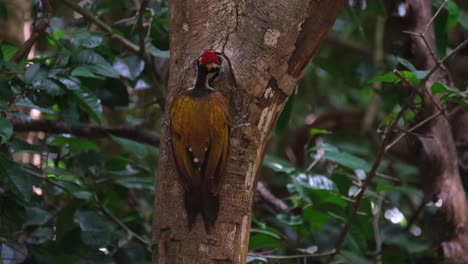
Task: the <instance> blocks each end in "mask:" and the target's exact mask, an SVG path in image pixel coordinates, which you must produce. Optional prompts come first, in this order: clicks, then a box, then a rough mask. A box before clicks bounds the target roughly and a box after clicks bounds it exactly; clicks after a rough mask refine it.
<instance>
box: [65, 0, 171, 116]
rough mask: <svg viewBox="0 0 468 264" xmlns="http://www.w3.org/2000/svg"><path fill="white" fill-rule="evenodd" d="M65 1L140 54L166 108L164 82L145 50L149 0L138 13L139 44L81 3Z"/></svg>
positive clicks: (158, 98)
mask: <svg viewBox="0 0 468 264" xmlns="http://www.w3.org/2000/svg"><path fill="white" fill-rule="evenodd" d="M63 3H65V4H66V5H67V6H68V7H70V8H71V9H72V10H73V11H75V12H77V13H79V14H80V15H82V16H83V17H85V18H86V19H88V20H89V21H91V22H92V23H94V24H96V25H97V26H98V27H100V28H101V29H102V30H104V31H105V32H107V33H109V34H110V35H111V37H112V38H114V39H116V40H118V41H119V42H121V43H122V44H123V45H125V46H126V47H127V48H128V49H129V50H130V51H132V52H133V53H135V54H136V55H138V56H139V57H140V58H141V59H142V60H143V61H144V62H145V72H146V74H148V75H149V76H150V78H151V83H152V88H153V89H154V90H155V92H156V100H157V102H158V104H159V105H160V106H161V109H162V110H164V107H165V101H164V100H165V96H164V92H163V90H162V89H161V87H162V84H161V82H160V80H159V79H158V77H157V75H156V71H155V69H154V66H152V63H151V60H150V59H149V57H148V54H146V52H145V36H144V32H143V29H144V27H143V23H142V17H143V13H144V11H145V9H146V8H147V6H148V1H147V0H144V1H142V3H141V8H140V13H139V15H138V30H139V31H140V32H139V37H140V43H139V45H136V44H135V43H133V42H132V41H131V40H129V39H127V38H125V37H124V36H122V35H121V34H118V33H117V32H116V31H115V30H114V29H113V28H112V27H110V26H109V25H107V24H106V23H104V22H103V21H102V20H100V19H99V18H97V17H96V16H94V15H93V14H91V13H90V12H88V11H87V10H86V9H84V8H83V7H81V6H80V5H78V4H76V3H74V2H72V0H63ZM142 34H143V36H142Z"/></svg>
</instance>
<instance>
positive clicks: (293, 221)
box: [276, 214, 304, 226]
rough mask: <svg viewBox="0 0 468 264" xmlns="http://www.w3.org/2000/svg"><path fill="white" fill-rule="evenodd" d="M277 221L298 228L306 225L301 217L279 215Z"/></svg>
mask: <svg viewBox="0 0 468 264" xmlns="http://www.w3.org/2000/svg"><path fill="white" fill-rule="evenodd" d="M276 219H278V220H279V221H280V222H282V223H284V224H287V225H289V226H296V225H301V224H302V223H304V219H302V216H300V215H286V214H277V215H276Z"/></svg>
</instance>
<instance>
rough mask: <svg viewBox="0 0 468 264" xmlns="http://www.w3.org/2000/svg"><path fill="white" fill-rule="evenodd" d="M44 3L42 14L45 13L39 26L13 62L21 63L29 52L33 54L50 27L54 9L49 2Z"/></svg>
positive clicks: (43, 1) (46, 0)
mask: <svg viewBox="0 0 468 264" xmlns="http://www.w3.org/2000/svg"><path fill="white" fill-rule="evenodd" d="M41 3H42V12H43V13H44V15H43V18H42V19H40V20H39V22H38V23H37V25H36V26H35V27H34V30H33V32H32V34H31V37H29V39H28V40H26V42H24V44H23V46H21V48H20V49H19V50H18V51H17V52H16V53H15V55H13V58H12V60H13V61H16V62H18V61H20V60H21V59H23V58H25V57H27V56H28V54H29V52H31V49H32V47H33V46H34V44H35V43H36V42H37V41H38V40H39V38H40V37H41V36H42V35H44V33H45V31H46V29H47V27H49V19H50V17H51V16H52V7H51V6H50V3H49V1H48V0H41Z"/></svg>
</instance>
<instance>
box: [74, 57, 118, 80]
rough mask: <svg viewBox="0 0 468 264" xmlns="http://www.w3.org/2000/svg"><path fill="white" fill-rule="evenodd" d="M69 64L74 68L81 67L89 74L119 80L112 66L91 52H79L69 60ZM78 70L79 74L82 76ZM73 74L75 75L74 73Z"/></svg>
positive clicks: (81, 72) (81, 71)
mask: <svg viewBox="0 0 468 264" xmlns="http://www.w3.org/2000/svg"><path fill="white" fill-rule="evenodd" d="M71 63H72V64H73V65H76V66H83V67H85V68H87V70H89V71H90V72H91V73H94V74H98V75H102V76H105V77H110V78H119V77H120V75H119V73H118V72H117V71H116V70H114V68H112V65H110V63H109V62H108V61H107V60H106V59H105V58H104V57H102V56H101V55H99V54H98V53H96V52H94V51H92V50H80V51H78V52H77V53H76V54H74V55H73V56H72V58H71ZM83 71H84V70H80V72H79V74H84V73H83ZM75 74H77V73H76V72H75Z"/></svg>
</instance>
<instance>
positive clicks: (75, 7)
mask: <svg viewBox="0 0 468 264" xmlns="http://www.w3.org/2000/svg"><path fill="white" fill-rule="evenodd" d="M62 2H63V3H64V4H66V5H67V6H68V7H70V8H71V9H72V10H73V11H75V12H77V13H78V14H80V15H82V16H83V17H85V18H86V19H88V20H90V21H91V22H93V23H94V24H96V25H97V26H98V27H100V28H101V29H102V30H104V31H106V32H107V33H109V34H111V36H112V38H114V39H116V40H118V41H120V42H121V43H122V44H124V45H125V46H126V47H127V48H128V49H129V50H131V51H132V52H135V53H139V52H140V49H139V48H138V46H137V45H135V44H134V43H133V42H132V41H130V40H129V39H127V38H125V37H124V36H122V35H120V34H117V33H116V32H115V30H114V29H112V28H111V27H110V26H109V25H107V24H106V23H104V22H103V21H102V20H100V19H99V18H97V17H96V16H94V15H93V14H91V13H90V12H88V11H87V10H86V9H84V8H83V7H81V6H80V5H78V4H76V3H75V2H73V1H72V0H63V1H62Z"/></svg>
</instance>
